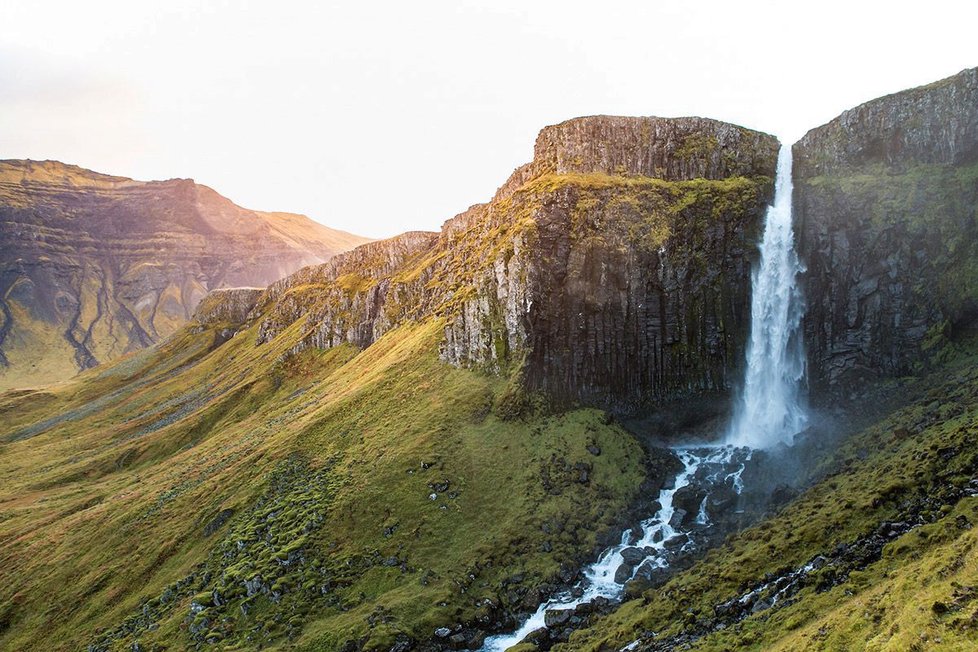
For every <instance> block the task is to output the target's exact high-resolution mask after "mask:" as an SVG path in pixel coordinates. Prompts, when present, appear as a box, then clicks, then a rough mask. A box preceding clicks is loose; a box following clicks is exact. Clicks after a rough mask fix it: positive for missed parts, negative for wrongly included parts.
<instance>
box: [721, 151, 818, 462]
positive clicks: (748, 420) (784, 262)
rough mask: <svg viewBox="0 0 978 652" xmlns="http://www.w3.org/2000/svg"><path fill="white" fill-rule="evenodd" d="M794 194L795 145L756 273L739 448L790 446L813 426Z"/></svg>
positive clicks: (734, 429)
mask: <svg viewBox="0 0 978 652" xmlns="http://www.w3.org/2000/svg"><path fill="white" fill-rule="evenodd" d="M792 191H793V185H792V181H791V146H790V145H785V146H783V147H782V148H781V152H780V153H779V154H778V176H777V180H776V182H775V190H774V203H773V204H772V205H771V206H770V208H768V211H767V216H766V217H765V220H764V237H763V239H762V240H761V261H760V267H759V268H758V269H756V270H755V271H754V279H753V294H752V298H751V330H750V342H749V344H748V347H747V371H746V373H745V374H744V387H743V391H742V393H741V396H740V399H739V400H738V402H737V404H736V407H735V408H734V414H733V419H732V420H731V424H730V430H729V432H728V433H727V443H729V444H732V445H734V446H748V447H750V448H767V447H769V446H772V445H774V444H777V443H780V442H785V443H790V442H791V440H792V438H793V437H794V436H795V435H796V434H798V433H799V432H801V430H802V429H803V428H804V427H805V424H806V423H807V422H808V416H807V414H806V411H805V408H804V406H803V404H802V401H801V398H800V393H799V391H800V387H801V384H802V382H803V381H804V378H805V354H804V351H803V349H802V343H801V337H800V336H799V335H800V334H799V325H800V324H801V318H802V313H803V311H804V305H803V302H802V297H801V292H800V291H799V289H798V275H799V274H800V273H801V272H802V271H804V270H803V268H802V266H801V264H800V262H799V261H798V255H797V254H796V253H795V243H794V229H793V226H792V212H791V202H792Z"/></svg>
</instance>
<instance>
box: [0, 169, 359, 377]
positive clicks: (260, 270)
mask: <svg viewBox="0 0 978 652" xmlns="http://www.w3.org/2000/svg"><path fill="white" fill-rule="evenodd" d="M363 242H366V239H365V238H361V237H358V236H354V235H351V234H348V233H343V232H341V231H336V230H333V229H329V228H327V227H324V226H321V225H319V224H317V223H315V222H313V221H312V220H310V219H309V218H306V217H304V216H301V215H290V214H284V213H260V212H256V211H249V210H245V209H243V208H240V207H238V206H236V205H234V204H233V203H231V202H230V201H229V200H227V199H225V198H224V197H222V196H221V195H219V194H217V193H216V192H214V191H213V190H211V189H210V188H208V187H206V186H202V185H198V184H195V183H194V182H193V181H190V180H181V179H174V180H170V181H159V182H149V183H145V182H140V181H133V180H132V179H126V178H122V177H112V176H108V175H103V174H98V173H96V172H91V171H89V170H84V169H82V168H79V167H76V166H71V165H64V164H62V163H58V162H55V161H41V162H37V161H3V162H0V252H2V253H0V388H12V387H26V386H36V385H38V384H46V383H50V382H54V381H61V380H64V379H66V378H70V377H71V376H73V375H74V374H75V373H77V372H78V370H80V369H87V368H89V367H92V366H94V365H95V364H98V363H100V362H105V361H107V360H110V359H112V358H113V357H116V356H119V355H122V354H123V353H126V352H129V351H134V350H136V349H139V348H142V347H145V346H149V345H151V344H153V343H155V342H158V341H160V340H161V339H162V338H164V337H166V336H168V335H170V334H172V333H173V332H174V331H175V330H176V329H177V328H179V327H180V326H181V325H183V324H184V323H186V322H187V321H188V320H189V319H190V317H191V316H192V315H193V311H194V308H196V306H197V303H198V302H199V301H200V300H201V299H202V298H203V297H204V296H205V295H206V294H207V292H208V291H210V290H212V289H215V288H220V287H227V286H242V285H250V286H260V287H264V286H266V285H268V284H269V283H271V282H273V281H276V280H278V279H280V278H282V277H283V276H285V275H287V274H289V273H291V272H293V271H295V270H296V269H298V268H300V267H302V266H304V265H310V264H315V263H319V262H323V261H325V260H328V259H329V258H330V257H331V256H333V255H334V254H337V253H339V252H341V251H346V250H347V249H351V248H353V247H355V246H357V245H359V244H362V243H363Z"/></svg>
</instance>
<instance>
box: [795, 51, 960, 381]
mask: <svg viewBox="0 0 978 652" xmlns="http://www.w3.org/2000/svg"><path fill="white" fill-rule="evenodd" d="M794 158H795V207H796V211H795V212H796V219H797V223H798V232H799V250H800V254H801V256H802V258H803V260H804V262H805V264H806V265H807V267H808V270H807V273H806V274H805V276H804V284H805V295H806V297H807V301H808V309H807V314H806V316H805V324H804V326H805V340H806V347H807V350H808V356H809V372H810V373H809V376H810V380H811V383H812V385H813V388H814V389H815V390H816V391H817V392H818V391H821V390H827V391H829V392H830V393H832V394H838V393H844V394H848V393H852V392H856V391H859V388H860V387H862V386H863V384H864V381H865V380H866V379H868V378H876V377H880V376H890V375H901V374H906V373H909V372H913V371H914V370H916V369H918V368H919V367H920V366H921V365H924V364H926V363H927V361H928V360H930V359H932V358H933V357H934V356H936V355H939V354H940V353H941V351H942V350H943V348H944V345H945V344H946V342H947V341H948V339H949V338H951V337H953V336H954V335H955V334H956V333H959V332H962V331H964V330H967V329H970V328H972V325H973V324H974V321H975V318H976V316H978V305H976V304H975V302H974V300H973V298H972V297H974V296H975V292H974V288H975V287H978V265H976V264H975V261H976V260H978V219H976V214H975V206H978V68H975V69H970V70H965V71H963V72H962V73H960V74H958V75H955V76H954V77H950V78H948V79H945V80H943V81H939V82H936V83H933V84H930V85H928V86H922V87H920V88H915V89H911V90H908V91H904V92H902V93H896V94H894V95H889V96H887V97H883V98H880V99H876V100H873V101H871V102H867V103H866V104H863V105H861V106H859V107H856V108H854V109H851V110H849V111H846V112H845V113H843V114H842V115H840V116H839V117H838V118H836V119H835V120H833V121H831V122H829V123H828V124H826V125H824V126H822V127H818V128H817V129H813V130H812V131H810V132H809V133H808V134H807V135H806V136H805V137H804V138H802V139H801V140H800V141H799V142H798V143H797V144H795V146H794Z"/></svg>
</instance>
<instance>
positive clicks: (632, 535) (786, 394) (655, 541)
mask: <svg viewBox="0 0 978 652" xmlns="http://www.w3.org/2000/svg"><path fill="white" fill-rule="evenodd" d="M791 195H792V182H791V147H790V146H784V147H782V148H781V152H780V154H779V155H778V167H777V180H776V182H775V192H774V202H773V204H772V205H771V206H769V207H768V211H767V215H766V218H765V225H764V236H763V239H762V241H761V246H760V250H761V260H760V266H759V268H758V269H755V271H754V276H753V297H752V300H751V333H750V341H749V342H748V348H747V371H746V374H745V379H744V389H743V392H742V394H741V396H740V399H739V402H738V404H737V406H736V408H735V412H734V415H733V420H732V422H731V426H730V429H729V431H728V432H727V435H726V441H725V442H724V443H722V444H720V445H716V446H700V447H683V448H677V449H674V452H675V453H676V455H677V456H678V457H679V459H680V461H682V463H683V469H682V470H681V471H680V472H679V473H678V474H677V476H676V477H675V480H674V481H673V482H672V483H671V484H669V485H667V486H666V487H664V488H663V489H662V490H661V491H660V493H659V500H658V502H659V506H660V507H659V510H658V511H657V512H656V513H655V514H653V515H652V516H651V517H649V518H648V519H646V520H645V521H643V522H642V523H641V527H640V528H639V529H638V531H636V530H635V529H631V528H630V529H627V530H625V531H624V532H623V533H622V535H621V540H620V542H619V543H618V544H617V545H615V546H612V547H611V548H608V549H607V550H605V551H604V552H603V553H602V554H601V556H600V557H599V558H598V560H597V561H596V562H594V563H593V564H591V565H590V566H588V567H587V568H585V569H584V570H583V573H582V575H583V578H582V579H581V581H580V582H578V584H577V585H576V586H574V587H573V588H572V589H569V590H567V591H564V592H562V593H559V594H557V595H556V596H554V597H552V598H551V599H550V600H548V601H547V602H545V603H543V604H541V605H540V607H539V608H538V609H537V610H536V612H535V613H534V614H533V615H531V616H530V617H529V618H528V619H527V620H525V621H524V622H523V624H522V625H521V626H520V627H519V629H517V630H516V631H515V632H513V633H510V634H499V635H497V636H491V637H489V638H487V639H486V640H485V643H484V645H483V647H482V652H502V651H503V650H506V649H507V648H509V647H511V646H514V645H516V644H518V643H519V642H520V641H522V640H523V639H525V638H526V637H527V636H528V635H530V634H532V633H534V632H537V630H541V629H544V628H547V627H548V624H549V622H550V620H552V622H559V621H561V619H560V618H552V619H550V620H548V612H551V613H553V612H558V615H559V612H562V611H568V610H573V609H575V608H577V607H579V606H580V605H584V604H588V603H592V602H594V601H596V600H600V599H608V600H617V599H620V598H621V596H622V594H623V593H624V589H625V584H626V582H628V581H629V580H631V579H633V578H636V577H639V576H642V577H645V578H646V579H650V578H652V577H654V576H655V575H656V574H657V573H661V572H663V571H664V570H665V569H667V568H668V567H669V566H670V565H672V563H673V562H675V561H676V560H678V559H679V558H680V557H682V556H684V555H687V554H689V553H690V552H692V551H694V550H696V549H697V548H698V546H699V544H700V543H702V541H703V537H704V536H705V533H706V532H707V530H709V528H710V527H712V525H713V522H712V520H711V519H715V518H716V517H717V516H718V515H719V513H722V512H724V510H730V509H734V505H736V503H737V502H738V500H739V497H740V494H741V493H742V491H743V489H744V485H743V481H742V479H741V474H742V473H743V472H744V469H745V468H746V465H747V463H748V461H749V460H750V459H751V455H752V451H753V449H755V448H766V447H769V446H771V445H774V444H777V443H780V442H785V443H790V442H791V440H792V438H793V437H794V436H795V435H796V434H797V433H798V432H800V431H801V429H802V428H804V427H805V424H806V422H807V415H806V412H805V409H804V407H803V405H802V402H801V399H800V386H801V383H802V381H803V380H804V375H805V361H804V351H803V350H802V348H801V343H800V339H799V337H798V326H799V324H800V322H801V316H802V310H803V304H802V300H801V294H800V292H799V289H798V285H797V277H798V275H799V274H800V273H801V272H802V271H803V270H802V267H801V264H800V263H799V261H798V256H797V255H796V253H795V249H794V234H793V230H792V215H791ZM689 489H695V490H696V491H699V492H700V493H697V494H696V495H702V496H703V498H702V500H701V502H699V503H697V504H696V505H695V507H693V506H690V505H686V506H687V507H690V509H679V508H677V506H676V505H675V499H676V496H677V494H678V493H679V492H681V491H684V490H686V491H688V490H689ZM693 509H695V512H696V513H692V510H693Z"/></svg>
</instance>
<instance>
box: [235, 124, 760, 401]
mask: <svg viewBox="0 0 978 652" xmlns="http://www.w3.org/2000/svg"><path fill="white" fill-rule="evenodd" d="M777 150H778V142H777V140H776V139H775V138H774V137H772V136H768V135H765V134H762V133H759V132H754V131H750V130H747V129H744V128H741V127H737V126H734V125H729V124H725V123H722V122H718V121H715V120H706V119H702V118H676V119H666V118H616V117H605V116H598V117H590V118H578V119H575V120H569V121H567V122H563V123H561V124H559V125H555V126H552V127H547V128H545V129H543V130H542V131H541V132H540V136H539V137H538V138H537V143H536V155H535V158H534V160H533V161H532V162H531V163H529V164H527V165H526V166H523V167H522V168H520V169H519V170H517V171H516V172H515V173H514V174H513V175H512V176H511V177H510V179H509V180H508V181H507V182H506V184H505V185H504V186H503V187H502V188H501V189H500V190H499V191H498V192H497V193H496V196H495V197H494V198H493V199H492V201H490V202H489V203H486V204H475V205H473V206H471V207H470V208H469V209H467V210H466V211H464V212H462V213H460V214H459V215H457V216H455V217H454V218H452V219H450V220H448V221H446V222H445V224H444V226H443V228H442V230H441V232H440V233H426V232H410V233H405V234H403V235H400V236H397V237H395V238H391V239H388V240H384V241H380V242H373V243H370V244H367V245H364V246H361V247H358V248H356V249H354V250H352V251H350V252H348V253H346V254H343V255H341V256H337V257H336V258H335V259H333V260H331V261H330V262H328V263H326V264H324V265H319V266H316V267H309V268H305V269H303V270H300V271H298V272H296V273H295V274H293V275H292V276H290V277H288V278H286V279H283V280H282V281H280V282H278V283H275V284H273V285H272V286H270V287H269V289H268V291H267V292H266V293H265V295H264V296H263V297H262V298H261V299H260V300H259V301H258V303H257V306H256V308H255V309H254V311H253V312H252V315H251V318H252V319H254V320H256V321H259V322H260V328H259V331H258V342H259V344H266V343H268V342H271V341H272V340H274V339H275V338H276V337H278V336H279V335H280V334H282V333H283V332H285V331H286V330H288V329H290V328H292V327H293V325H296V324H298V325H297V326H295V327H296V328H298V329H299V330H300V331H301V332H302V333H303V337H302V339H301V340H300V342H299V344H297V345H296V346H295V347H293V349H292V350H291V352H292V353H298V352H299V351H301V350H303V349H304V348H307V347H310V346H311V347H316V348H324V349H328V348H333V347H336V346H339V345H341V344H347V343H352V344H355V345H356V346H358V347H360V348H365V347H368V346H370V345H371V344H372V343H373V342H375V341H376V340H378V339H379V338H380V337H381V336H383V335H384V333H386V332H388V331H389V330H390V329H391V328H393V327H396V326H397V325H399V324H402V323H405V322H407V321H425V320H429V319H433V318H437V319H443V320H444V321H445V324H446V325H445V336H444V340H443V342H442V344H441V351H442V359H443V360H445V361H447V362H450V363H452V364H453V365H456V366H461V367H468V366H475V367H480V368H483V369H485V370H488V371H491V372H496V373H498V372H501V371H504V370H508V369H510V368H511V366H512V365H513V364H517V365H523V364H526V365H528V368H527V375H526V377H525V380H526V382H527V383H528V384H529V385H531V386H533V387H534V388H536V389H542V390H544V391H545V392H546V393H547V394H548V395H550V397H551V398H556V399H558V400H559V401H561V402H564V401H568V402H583V403H586V404H589V405H601V406H604V407H615V408H616V409H617V408H621V409H622V410H631V409H633V408H636V407H640V406H642V405H644V404H648V403H650V402H651V403H654V402H658V401H661V400H669V399H672V398H677V397H678V396H679V395H683V396H688V395H690V394H699V393H702V392H715V391H719V392H726V391H727V390H728V389H729V386H730V379H732V378H735V377H736V376H737V373H736V371H737V369H738V367H739V365H740V363H741V360H742V359H743V355H742V353H743V351H742V349H743V343H744V341H745V339H746V323H747V315H746V309H745V308H744V306H747V305H749V291H750V261H751V259H752V258H753V257H754V256H755V255H756V242H757V238H758V235H759V227H760V223H761V220H762V218H763V212H764V207H765V205H766V204H767V202H768V200H769V199H770V197H771V191H772V187H773V184H772V179H773V177H774V167H775V162H776V158H777Z"/></svg>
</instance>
